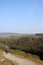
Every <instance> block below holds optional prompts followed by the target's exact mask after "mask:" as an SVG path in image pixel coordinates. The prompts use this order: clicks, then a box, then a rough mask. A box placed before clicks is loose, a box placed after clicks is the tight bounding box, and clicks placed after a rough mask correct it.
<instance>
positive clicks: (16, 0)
mask: <svg viewBox="0 0 43 65" xmlns="http://www.w3.org/2000/svg"><path fill="white" fill-rule="evenodd" d="M0 32H14V33H43V0H0Z"/></svg>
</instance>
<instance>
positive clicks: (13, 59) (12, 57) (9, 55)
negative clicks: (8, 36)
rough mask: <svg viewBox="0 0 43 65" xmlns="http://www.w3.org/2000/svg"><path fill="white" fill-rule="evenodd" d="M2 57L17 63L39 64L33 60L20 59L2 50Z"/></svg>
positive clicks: (21, 64)
mask: <svg viewBox="0 0 43 65" xmlns="http://www.w3.org/2000/svg"><path fill="white" fill-rule="evenodd" d="M4 57H6V58H7V59H9V60H11V61H16V62H17V63H18V64H19V65H39V64H36V63H35V62H32V61H29V60H27V59H22V58H19V57H16V56H15V55H13V54H10V53H8V54H6V53H5V52H4Z"/></svg>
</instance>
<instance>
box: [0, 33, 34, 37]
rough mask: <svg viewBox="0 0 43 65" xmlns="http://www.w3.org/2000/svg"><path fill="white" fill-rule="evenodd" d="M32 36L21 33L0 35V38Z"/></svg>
mask: <svg viewBox="0 0 43 65" xmlns="http://www.w3.org/2000/svg"><path fill="white" fill-rule="evenodd" d="M33 35H34V34H21V33H0V37H8V36H33Z"/></svg>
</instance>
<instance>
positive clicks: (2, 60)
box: [0, 50, 18, 65]
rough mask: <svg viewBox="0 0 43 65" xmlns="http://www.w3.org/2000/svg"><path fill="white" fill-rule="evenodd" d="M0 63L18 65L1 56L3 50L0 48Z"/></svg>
mask: <svg viewBox="0 0 43 65" xmlns="http://www.w3.org/2000/svg"><path fill="white" fill-rule="evenodd" d="M0 65H18V64H17V63H16V62H12V61H10V60H8V59H6V58H5V57H3V51H2V50H0Z"/></svg>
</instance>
